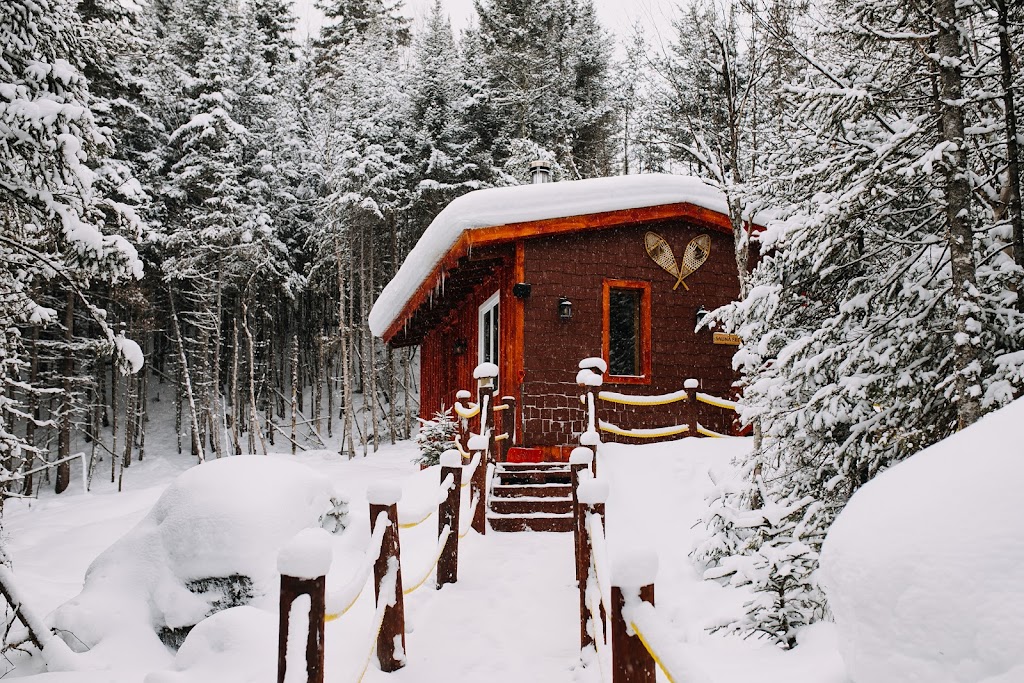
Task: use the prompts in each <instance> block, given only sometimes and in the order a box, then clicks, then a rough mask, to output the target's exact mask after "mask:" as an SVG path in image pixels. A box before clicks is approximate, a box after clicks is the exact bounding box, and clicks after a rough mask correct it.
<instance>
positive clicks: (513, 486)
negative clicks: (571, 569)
mask: <svg viewBox="0 0 1024 683" xmlns="http://www.w3.org/2000/svg"><path fill="white" fill-rule="evenodd" d="M494 476H495V478H496V479H497V481H496V482H494V486H493V488H492V489H491V496H490V497H489V509H488V510H487V520H488V521H489V522H490V524H491V528H492V529H494V530H495V531H572V527H573V518H572V488H571V487H570V485H569V481H570V479H569V476H570V475H569V465H568V464H566V463H564V462H538V463H508V462H502V463H498V464H497V467H496V468H495V471H494Z"/></svg>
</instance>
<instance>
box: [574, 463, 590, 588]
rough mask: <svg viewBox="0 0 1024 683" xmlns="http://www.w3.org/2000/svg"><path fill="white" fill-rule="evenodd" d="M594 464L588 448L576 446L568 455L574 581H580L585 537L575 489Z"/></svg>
mask: <svg viewBox="0 0 1024 683" xmlns="http://www.w3.org/2000/svg"><path fill="white" fill-rule="evenodd" d="M593 462H594V454H593V452H591V450H590V449H589V448H585V447H583V446H577V447H576V448H574V449H572V453H570V454H569V476H570V479H569V481H570V484H571V488H572V516H573V521H574V522H575V527H576V528H575V530H574V532H573V545H574V547H575V548H576V580H577V581H579V580H580V571H581V569H580V567H581V566H582V565H581V564H580V544H581V543H582V542H583V538H584V536H586V529H585V528H584V525H583V513H582V512H581V510H580V501H579V498H578V496H577V495H576V489H577V488H578V487H579V485H580V474H581V473H582V472H583V471H584V470H586V471H587V472H589V471H590V465H591V463H593Z"/></svg>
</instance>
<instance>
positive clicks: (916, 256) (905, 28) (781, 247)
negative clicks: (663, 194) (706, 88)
mask: <svg viewBox="0 0 1024 683" xmlns="http://www.w3.org/2000/svg"><path fill="white" fill-rule="evenodd" d="M897 4H898V3H894V4H893V5H892V6H889V7H880V6H879V5H878V3H872V4H868V3H863V4H862V3H852V4H850V5H843V6H841V7H838V8H835V9H834V12H833V14H832V16H831V17H830V21H829V22H827V24H826V25H828V26H831V27H833V28H831V29H830V30H828V31H827V32H825V33H823V34H820V35H819V36H817V38H816V42H817V44H816V45H814V49H815V53H816V54H817V55H818V56H819V58H816V59H814V60H810V59H808V61H807V62H806V68H805V69H804V70H803V72H802V73H801V75H800V80H799V82H798V83H795V84H793V85H792V86H791V87H789V88H788V89H787V91H786V92H785V93H783V94H782V95H781V97H783V98H784V101H785V106H783V107H782V110H784V111H787V112H788V116H787V119H786V120H785V126H784V128H783V130H782V131H781V134H780V136H779V140H781V141H784V142H785V146H781V145H780V147H779V148H778V149H777V150H775V153H774V154H773V156H772V157H771V159H770V160H769V161H770V166H769V167H768V171H769V173H767V174H765V176H764V177H763V178H759V179H758V180H757V181H756V192H755V193H754V195H755V196H754V201H761V202H764V203H769V202H771V203H773V204H774V206H775V210H776V213H775V216H776V218H775V219H774V220H770V221H768V229H767V230H766V231H765V232H764V233H763V235H761V237H760V242H761V246H762V249H763V250H764V252H763V253H764V256H763V257H762V259H761V260H760V262H759V264H758V266H757V268H756V269H755V271H754V273H753V274H752V283H751V284H752V288H751V290H750V293H749V294H748V295H747V297H746V298H745V299H744V300H743V301H740V302H738V303H737V304H735V305H732V306H729V307H726V309H725V310H722V311H720V312H719V313H718V314H717V317H718V318H719V319H720V320H723V321H724V322H725V323H726V325H727V326H730V329H732V330H733V331H736V332H738V333H739V334H740V335H741V337H742V338H743V339H744V345H743V347H742V348H741V350H740V352H739V355H738V356H737V358H738V360H739V361H740V363H741V368H742V370H743V372H744V381H745V383H746V384H747V387H746V390H745V401H746V403H747V404H748V406H749V407H748V409H747V411H746V413H745V417H746V418H747V419H752V418H758V419H760V420H761V421H762V424H763V426H764V442H763V444H762V445H761V448H760V449H759V450H757V451H755V453H754V454H753V455H752V456H751V457H750V458H749V459H747V460H745V461H744V462H743V463H741V466H740V472H739V476H740V481H741V482H743V483H742V484H738V485H735V486H733V487H732V490H731V491H730V492H727V493H725V494H724V495H722V496H721V497H720V499H719V502H718V503H717V504H716V509H718V510H719V511H721V510H725V511H726V512H724V513H723V512H720V513H719V514H716V515H715V517H716V518H717V521H716V520H715V519H712V518H711V517H709V519H708V521H709V523H710V524H711V527H712V532H713V533H714V535H715V538H713V539H712V540H711V541H710V542H708V543H706V544H704V545H703V546H702V547H701V548H700V549H699V550H698V553H697V557H698V559H699V560H700V561H701V562H702V563H703V564H705V565H707V566H709V568H710V570H711V573H712V575H715V574H717V573H718V572H719V571H720V570H721V568H723V567H726V566H728V565H730V564H734V563H735V562H737V561H739V560H737V559H733V558H747V560H749V561H752V562H756V563H760V564H763V565H764V566H766V567H768V568H769V571H768V572H767V573H763V574H761V575H760V576H759V577H758V578H756V579H752V581H753V582H754V584H755V589H756V590H758V591H759V592H764V591H772V590H773V589H772V586H775V587H778V586H780V585H786V586H787V588H786V590H785V591H783V592H781V593H779V592H778V591H776V594H778V595H781V596H782V598H784V600H783V602H782V603H780V604H776V605H774V606H768V605H766V604H764V603H761V604H759V605H754V606H753V607H754V609H753V610H752V614H755V615H756V623H755V622H748V623H746V624H745V625H744V626H743V628H751V629H761V628H762V627H764V629H765V630H773V629H774V630H775V632H778V630H777V629H776V628H775V627H772V626H770V624H771V623H775V624H779V623H782V622H783V621H784V620H785V619H787V618H788V617H787V616H786V615H787V614H790V610H791V609H793V610H796V611H797V612H804V611H805V609H804V606H805V605H807V604H817V605H819V606H821V597H820V596H818V595H817V594H815V593H814V587H813V578H812V577H810V572H811V571H813V568H814V567H815V566H816V560H815V559H814V555H813V553H814V552H816V551H817V550H818V548H819V547H820V542H821V539H823V538H824V535H825V532H826V531H827V529H828V527H829V525H830V524H831V522H832V520H833V519H834V518H835V516H836V514H837V513H838V512H839V511H840V510H841V509H842V507H843V505H844V504H845V502H846V501H847V500H848V499H849V497H850V495H852V494H853V493H854V492H855V491H856V490H857V489H859V488H860V487H861V486H862V485H863V484H864V483H866V482H867V481H868V480H870V479H871V478H872V477H874V476H875V475H876V474H878V473H879V472H880V471H882V470H884V469H885V468H887V467H889V466H891V465H893V464H894V463H896V462H899V461H900V460H902V459H905V458H907V457H910V456H912V455H913V454H914V453H916V452H917V451H919V450H921V449H923V448H925V447H927V446H929V445H931V444H933V443H935V442H936V441H938V440H940V439H942V438H944V437H946V436H948V435H949V434H951V433H952V432H953V431H955V430H956V429H958V428H959V427H961V426H963V425H965V424H968V423H970V421H971V420H973V419H976V418H977V415H978V413H979V412H983V411H988V410H992V409H994V408H996V407H999V406H1001V405H1003V404H1005V403H1007V402H1009V401H1011V400H1013V399H1014V398H1015V397H1017V396H1019V395H1020V393H1021V391H1022V388H1024V373H1022V367H1021V366H1022V363H1024V358H1022V357H1021V355H1020V354H1019V353H1018V352H1017V350H1018V349H1020V348H1021V347H1022V343H1024V317H1022V316H1021V314H1020V313H1019V312H1018V309H1017V306H1016V304H1017V300H1018V296H1019V294H1018V292H1020V291H1021V287H1022V285H1024V271H1022V270H1021V269H1020V268H1019V267H1018V266H1017V264H1016V263H1014V261H1013V258H1012V255H1011V251H1010V250H1009V249H1008V247H1009V246H1010V240H1011V232H1012V231H1010V230H1007V229H1006V222H1005V220H1000V219H998V218H997V216H998V206H999V204H998V202H999V200H998V197H999V182H1000V180H999V173H995V174H993V173H992V172H991V169H992V168H994V167H998V164H999V161H998V158H996V157H995V155H994V153H993V151H992V150H995V149H999V148H1000V142H1001V140H1000V139H999V132H1000V128H999V126H997V125H988V124H989V122H992V121H993V120H994V116H993V114H994V112H993V111H992V106H993V105H992V98H991V97H990V96H989V93H990V92H992V91H993V90H996V89H997V88H996V87H995V86H996V83H997V82H998V78H999V74H998V69H997V68H995V67H994V64H993V61H992V60H988V59H974V58H973V57H972V55H973V54H979V53H981V52H982V50H991V48H992V46H994V45H995V44H996V43H997V41H996V40H995V28H994V26H995V24H994V15H993V13H991V12H989V11H987V10H984V9H980V8H978V7H971V6H966V5H964V6H957V7H950V6H948V5H941V4H936V5H934V6H928V7H915V8H906V7H904V6H902V5H900V6H899V7H897ZM940 24H943V25H944V26H945V28H943V29H942V30H941V31H940V30H937V28H936V27H937V26H939V25H940ZM947 31H953V32H955V33H957V34H958V35H959V36H960V39H959V40H961V41H963V44H962V45H960V44H959V43H958V45H956V46H954V45H953V43H954V42H956V41H954V40H951V39H950V36H949V35H947V33H946V32H947ZM919 43H924V44H928V45H929V48H928V49H925V50H920V49H918V44H919ZM986 46H987V47H986ZM950 69H953V70H955V71H957V72H959V77H957V75H956V74H952V75H951V74H950V73H949V70H950ZM958 80H959V83H958V82H957V81H958ZM953 95H955V97H953ZM951 97H952V99H951ZM939 100H943V102H940V101H939ZM950 107H952V108H953V111H951V110H950ZM937 116H938V119H937V118H936V117H937ZM937 120H938V121H939V122H941V123H942V125H941V126H937V125H936V121H937ZM961 136H962V137H961ZM964 182H966V184H967V188H966V192H965V191H964V188H963V187H960V185H961V184H962V183H964ZM965 226H969V229H967V230H965ZM758 482H764V485H763V490H759V489H760V488H761V487H759V485H758ZM807 499H811V500H813V503H811V504H807V505H806V506H803V507H802V508H801V510H802V511H801V513H800V515H799V519H798V521H797V522H796V527H795V528H796V529H799V532H800V533H799V534H796V533H794V535H793V541H792V542H793V543H803V544H805V545H806V546H808V547H809V548H810V550H811V553H810V554H805V553H799V555H800V556H801V557H803V558H804V559H805V560H806V561H808V562H810V564H809V566H808V567H807V568H806V569H807V571H804V570H801V575H802V576H805V577H808V578H806V580H801V581H800V582H798V583H795V584H794V583H792V582H791V581H790V582H789V583H787V581H788V579H786V576H785V575H784V571H789V569H786V567H791V566H792V565H785V563H783V564H778V563H776V562H773V559H772V558H773V557H775V556H777V553H778V552H779V551H780V550H784V551H786V552H787V553H788V556H790V557H795V556H796V555H797V554H795V553H792V552H790V551H789V550H787V549H786V548H785V547H779V546H778V545H777V544H768V543H767V541H766V540H765V539H760V538H758V537H750V536H749V535H748V532H747V531H745V530H744V528H743V526H742V525H735V524H733V525H730V524H728V523H723V522H722V520H723V519H725V520H728V519H729V518H730V517H732V516H737V515H743V514H747V513H750V512H753V511H758V510H759V509H760V508H761V507H763V506H765V505H767V504H768V503H767V502H766V501H769V500H774V501H778V505H781V506H794V505H796V504H797V503H799V502H801V501H805V500H807ZM790 550H791V549H790ZM775 637H779V638H780V639H781V636H780V635H777V636H775ZM782 642H783V643H784V644H788V641H787V640H785V639H783V640H782Z"/></svg>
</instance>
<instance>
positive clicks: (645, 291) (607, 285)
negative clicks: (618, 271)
mask: <svg viewBox="0 0 1024 683" xmlns="http://www.w3.org/2000/svg"><path fill="white" fill-rule="evenodd" d="M613 289H636V290H640V291H641V295H640V330H639V332H640V371H641V374H639V375H612V374H606V375H605V376H604V378H605V381H606V382H608V383H610V384H650V383H651V283H650V282H644V281H642V280H616V279H612V278H605V279H604V283H603V286H602V293H601V357H602V358H603V359H604V362H605V363H609V350H610V348H611V340H610V333H611V291H612V290H613ZM608 367H609V368H611V365H610V363H609V366H608Z"/></svg>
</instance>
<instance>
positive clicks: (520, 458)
mask: <svg viewBox="0 0 1024 683" xmlns="http://www.w3.org/2000/svg"><path fill="white" fill-rule="evenodd" d="M543 460H544V451H543V450H542V449H540V448H524V447H522V446H512V447H511V448H509V449H508V462H543Z"/></svg>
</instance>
